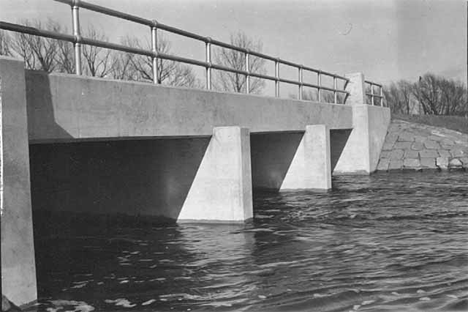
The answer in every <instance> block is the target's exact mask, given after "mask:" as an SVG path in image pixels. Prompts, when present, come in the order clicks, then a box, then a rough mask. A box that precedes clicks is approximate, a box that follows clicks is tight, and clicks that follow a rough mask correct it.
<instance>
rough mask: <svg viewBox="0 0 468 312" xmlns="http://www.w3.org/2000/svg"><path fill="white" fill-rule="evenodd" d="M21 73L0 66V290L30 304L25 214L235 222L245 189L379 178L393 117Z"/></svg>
mask: <svg viewBox="0 0 468 312" xmlns="http://www.w3.org/2000/svg"><path fill="white" fill-rule="evenodd" d="M347 77H348V78H349V79H350V82H349V83H348V86H347V91H349V92H350V96H349V98H348V100H347V101H346V105H342V104H329V103H318V102H308V101H299V100H292V99H280V98H270V97H261V96H254V95H245V94H229V93H219V92H212V91H205V90H197V89H184V88H173V87H164V86H159V85H151V84H145V83H138V82H123V81H114V80H106V79H94V78H89V77H80V76H74V75H64V74H45V73H42V72H34V71H27V70H24V64H23V62H21V61H18V60H14V59H11V58H0V79H1V80H0V90H1V91H0V96H1V97H0V98H1V115H2V122H1V124H0V125H1V137H0V138H1V146H2V147H1V148H2V153H1V183H2V185H1V200H2V204H1V208H2V289H3V292H4V293H6V294H7V295H8V296H9V297H10V299H12V300H13V301H14V302H16V303H18V304H24V303H27V302H31V301H33V300H35V299H36V279H35V262H34V243H33V220H32V211H33V209H34V210H38V211H39V210H52V211H74V212H87V213H98V214H112V213H121V214H127V215H139V216H153V217H157V218H164V219H171V220H174V221H178V222H206V221H209V222H243V221H245V220H247V219H250V218H252V217H253V206H252V190H253V189H255V188H259V189H274V190H278V191H281V190H288V189H318V190H328V189H330V188H331V187H332V174H370V173H371V172H373V171H374V170H375V169H376V166H377V162H378V159H379V155H380V151H381V148H382V145H383V142H384V140H385V135H386V132H387V127H388V125H389V122H390V111H389V109H387V108H384V107H377V106H370V105H365V104H364V103H365V102H366V98H365V97H366V95H365V90H364V77H363V75H362V74H352V75H348V76H347Z"/></svg>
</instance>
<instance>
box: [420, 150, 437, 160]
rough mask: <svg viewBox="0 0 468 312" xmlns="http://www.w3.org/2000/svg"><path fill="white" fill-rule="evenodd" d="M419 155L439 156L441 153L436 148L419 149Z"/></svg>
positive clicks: (423, 156) (422, 156)
mask: <svg viewBox="0 0 468 312" xmlns="http://www.w3.org/2000/svg"><path fill="white" fill-rule="evenodd" d="M419 157H421V158H427V157H432V158H437V157H439V153H438V152H437V151H436V150H422V151H419Z"/></svg>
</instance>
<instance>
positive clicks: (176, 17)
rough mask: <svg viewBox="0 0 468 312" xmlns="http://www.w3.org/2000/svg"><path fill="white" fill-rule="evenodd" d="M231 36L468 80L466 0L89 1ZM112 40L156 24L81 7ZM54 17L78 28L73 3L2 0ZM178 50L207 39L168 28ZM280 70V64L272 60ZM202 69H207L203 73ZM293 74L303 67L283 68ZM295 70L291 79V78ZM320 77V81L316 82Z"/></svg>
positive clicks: (200, 50) (24, 14)
mask: <svg viewBox="0 0 468 312" xmlns="http://www.w3.org/2000/svg"><path fill="white" fill-rule="evenodd" d="M87 1H88V2H91V3H95V4H99V5H103V6H107V7H110V8H113V9H115V10H119V11H123V12H127V13H130V14H134V15H138V16H141V17H144V18H147V19H156V20H157V21H158V22H161V23H164V24H167V25H170V26H174V27H177V28H181V29H184V30H188V31H191V32H194V33H197V34H200V35H203V36H209V37H211V38H214V39H217V40H220V41H225V42H229V38H230V34H231V33H235V32H237V31H243V32H245V33H246V34H247V35H248V36H249V37H251V38H252V39H254V40H258V41H261V42H262V44H263V50H262V52H263V53H265V54H269V55H272V56H275V57H280V58H282V59H285V60H289V61H292V62H295V63H299V64H304V65H306V66H309V67H313V68H316V69H321V70H324V71H329V72H333V73H337V74H346V73H355V72H362V73H364V75H365V77H366V79H369V80H372V81H374V82H378V83H383V84H387V83H389V82H391V81H396V80H399V79H407V80H410V81H416V80H417V79H418V77H419V76H421V75H423V74H424V73H427V72H432V73H435V74H438V75H443V76H445V77H447V78H451V79H459V80H462V81H463V82H466V79H467V1H466V0H112V1H111V0H87ZM80 16H81V25H82V27H86V25H88V24H89V23H92V24H93V25H94V26H95V27H96V28H98V29H100V30H102V31H103V32H105V34H106V36H108V38H109V39H110V40H111V41H114V42H116V43H118V42H119V40H120V38H121V37H124V36H125V35H129V34H131V35H137V36H140V37H142V38H145V39H148V40H149V38H150V37H149V36H150V30H149V28H146V27H142V26H139V25H135V24H133V23H130V22H127V21H121V20H118V19H115V18H111V17H105V16H102V15H100V14H97V13H93V12H89V11H86V10H81V15H80ZM47 18H52V19H54V20H56V21H58V22H60V23H63V24H64V25H66V26H67V27H68V30H69V31H70V28H71V13H70V7H69V6H67V5H65V4H62V3H58V2H55V1H53V0H0V20H3V21H9V22H17V23H19V22H21V21H22V20H25V19H39V20H43V21H45V20H47ZM165 37H166V38H167V39H168V40H170V41H171V43H172V49H171V50H172V52H173V53H174V54H176V55H180V56H187V57H193V58H196V59H200V60H204V45H203V44H202V43H197V42H194V41H193V40H189V39H181V38H180V37H179V36H175V35H170V34H165ZM267 71H268V73H270V74H272V71H273V65H272V64H267ZM200 73H203V72H202V71H200ZM283 73H284V75H285V78H295V77H297V70H295V71H292V70H288V69H287V68H285V69H284V71H282V74H283ZM288 75H289V77H288ZM313 83H315V82H313Z"/></svg>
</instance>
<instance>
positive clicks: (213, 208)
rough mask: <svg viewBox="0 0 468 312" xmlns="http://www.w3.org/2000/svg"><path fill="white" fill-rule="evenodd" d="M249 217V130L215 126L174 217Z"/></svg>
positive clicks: (240, 219) (239, 219)
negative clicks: (177, 214) (190, 184)
mask: <svg viewBox="0 0 468 312" xmlns="http://www.w3.org/2000/svg"><path fill="white" fill-rule="evenodd" d="M252 217H253V205H252V174H251V164H250V137H249V131H248V129H245V128H240V127H217V128H214V130H213V136H212V137H211V140H210V144H209V145H208V148H207V150H206V152H205V155H204V157H203V160H202V162H201V164H200V167H199V168H198V171H197V173H196V175H195V178H194V179H193V182H192V186H191V187H190V190H189V192H188V194H187V198H186V199H185V202H184V204H183V206H182V210H181V211H180V214H179V216H178V218H177V220H178V221H183V222H190V221H192V222H193V221H198V222H200V221H212V222H244V221H245V220H248V219H251V218H252Z"/></svg>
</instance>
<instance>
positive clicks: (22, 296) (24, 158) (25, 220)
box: [0, 58, 37, 305]
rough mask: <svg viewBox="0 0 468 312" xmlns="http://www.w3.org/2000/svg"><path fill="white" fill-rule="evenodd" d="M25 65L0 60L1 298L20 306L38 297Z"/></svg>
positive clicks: (8, 60) (10, 60) (3, 59)
mask: <svg viewBox="0 0 468 312" xmlns="http://www.w3.org/2000/svg"><path fill="white" fill-rule="evenodd" d="M23 66H24V65H23V62H20V61H16V60H12V59H6V58H0V112H1V121H0V124H1V127H0V128H1V143H2V144H1V166H2V168H1V181H2V188H1V190H0V196H1V212H2V221H1V222H2V247H1V248H2V252H1V254H2V294H4V295H6V296H7V297H8V298H9V299H10V300H12V301H13V302H14V303H15V304H18V305H22V304H26V303H29V302H31V301H33V300H35V299H36V298H37V297H36V296H37V295H36V292H37V290H36V268H35V262H34V244H33V227H32V211H31V196H30V182H29V149H28V130H27V119H26V98H25V93H24V90H25V81H24V74H23V73H24V71H23Z"/></svg>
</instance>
